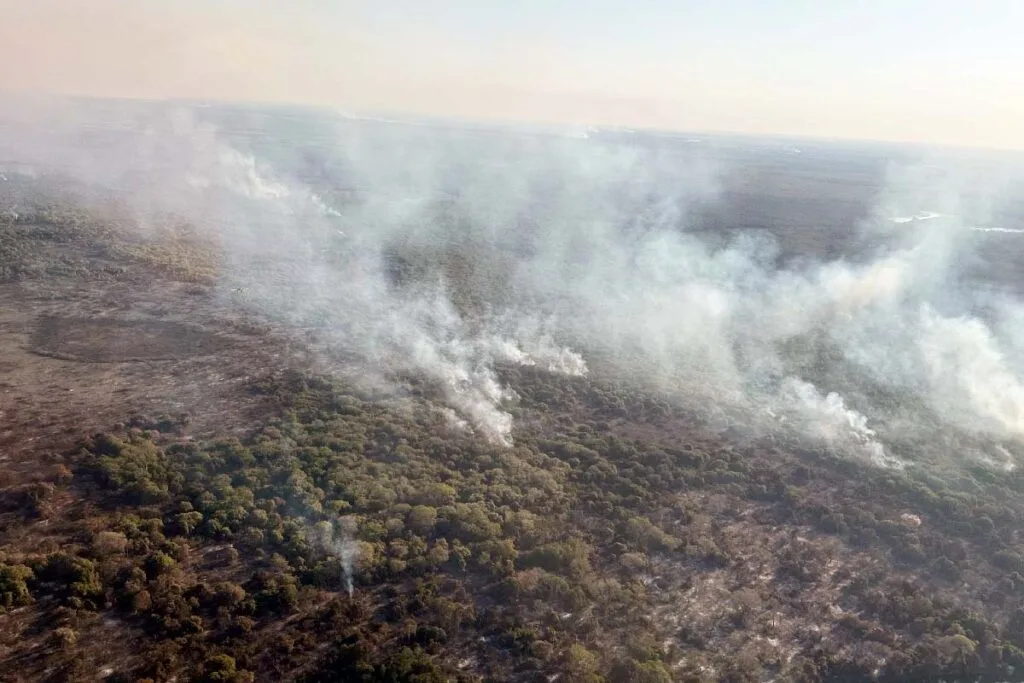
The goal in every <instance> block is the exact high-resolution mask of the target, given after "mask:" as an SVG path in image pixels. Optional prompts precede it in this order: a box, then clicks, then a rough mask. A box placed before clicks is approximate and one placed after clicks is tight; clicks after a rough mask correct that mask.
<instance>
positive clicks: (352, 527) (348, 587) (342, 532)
mask: <svg viewBox="0 0 1024 683" xmlns="http://www.w3.org/2000/svg"><path fill="white" fill-rule="evenodd" d="M357 528H358V523H357V522H356V520H355V519H354V518H352V517H342V518H340V519H338V520H337V521H336V522H335V523H333V524H332V523H331V522H329V521H323V522H319V523H317V524H316V525H315V526H314V527H313V539H314V540H315V542H316V543H317V544H318V545H319V546H320V548H322V549H323V550H324V551H326V552H329V553H331V554H333V555H335V556H336V557H337V558H338V560H339V561H340V562H341V572H342V576H341V578H342V583H343V584H344V585H345V592H346V593H348V596H349V597H352V595H353V593H355V578H354V577H355V562H356V560H357V559H358V558H359V544H358V543H356V541H355V534H356V531H357Z"/></svg>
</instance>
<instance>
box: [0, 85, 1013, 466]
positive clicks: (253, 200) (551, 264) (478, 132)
mask: <svg viewBox="0 0 1024 683" xmlns="http://www.w3.org/2000/svg"><path fill="white" fill-rule="evenodd" d="M11 111H22V112H24V111H25V110H24V109H22V108H21V107H20V106H19V107H16V108H14V109H12V110H11ZM11 119H12V117H11V116H10V115H8V120H9V121H10V120H11ZM702 149H703V148H702V147H701V145H699V144H695V143H693V144H690V143H685V141H680V140H670V139H653V140H652V138H650V137H648V136H643V135H640V134H635V135H631V134H625V133H615V134H602V133H601V132H600V131H589V133H586V132H581V131H579V130H564V131H558V130H552V131H547V132H544V133H538V132H536V131H528V130H515V129H504V130H491V129H480V128H477V129H472V128H452V127H444V126H428V125H419V124H415V123H406V124H387V123H384V122H375V121H354V120H346V119H342V118H339V117H334V116H329V115H326V114H317V115H314V114H302V115H300V114H297V113H294V112H292V113H289V112H278V114H276V115H271V114H266V113H260V112H257V111H255V110H228V111H227V112H218V111H216V110H208V109H204V108H201V107H200V108H195V107H164V106H156V107H141V108H139V107H135V108H132V107H127V108H124V109H121V108H118V107H116V106H114V105H103V104H100V103H92V104H90V103H85V104H81V105H79V106H78V108H69V107H66V106H62V107H60V108H59V109H51V108H47V107H46V106H45V105H43V104H39V105H38V106H37V109H36V110H34V111H33V113H32V116H31V117H28V116H22V117H21V119H20V120H18V121H15V122H13V123H9V124H8V126H7V127H6V129H5V130H4V131H3V132H2V133H0V150H2V153H0V154H2V155H0V158H2V159H5V160H10V162H11V163H9V164H8V167H7V168H6V169H5V173H7V174H8V175H10V174H12V173H26V172H29V171H30V170H31V171H33V172H39V173H44V172H57V173H60V174H63V175H65V176H70V177H72V178H74V179H75V180H76V181H77V188H78V189H77V192H78V201H81V202H83V203H86V204H90V203H91V204H94V205H99V204H100V203H102V202H105V201H109V200H110V197H115V198H116V201H117V202H118V203H119V204H120V205H122V206H126V207H128V208H129V209H130V213H131V215H132V216H133V219H134V221H135V222H136V223H137V225H138V226H139V230H141V231H143V234H144V233H145V231H147V230H154V229H158V227H154V226H158V225H159V222H160V217H161V216H167V215H175V216H179V217H183V218H184V219H186V220H188V221H189V222H190V223H192V224H193V225H195V226H197V227H198V228H199V229H200V230H201V231H202V232H203V234H204V235H206V237H208V238H209V239H210V240H211V241H212V242H213V243H215V244H216V245H217V247H218V251H219V253H220V255H221V264H220V274H219V280H218V284H217V288H218V293H219V294H218V295H219V296H220V297H222V298H223V299H224V300H233V301H235V302H236V305H238V306H241V307H244V308H247V309H248V310H251V311H253V312H256V313H259V314H261V315H263V316H266V317H268V318H271V319H274V320H277V321H279V322H281V323H285V324H287V325H290V326H293V327H300V328H312V329H315V330H316V331H317V334H318V335H319V336H320V337H321V339H323V340H325V341H326V343H327V344H328V346H329V347H330V348H332V349H334V352H336V353H338V354H341V355H343V356H344V357H345V358H347V359H348V361H347V362H349V363H352V364H354V365H353V367H355V368H357V369H358V371H359V372H361V373H362V374H363V375H365V376H370V375H375V376H376V375H377V374H378V373H379V374H381V375H383V376H386V377H387V378H388V381H390V382H393V383H394V385H395V386H396V387H397V386H398V385H400V384H401V383H402V381H403V379H402V378H403V377H407V376H410V375H414V376H419V377H423V378H425V379H426V380H427V381H428V382H430V383H431V384H432V386H435V387H436V388H437V391H438V392H439V395H440V396H441V397H442V399H443V402H444V404H445V410H447V411H449V412H448V413H447V414H448V419H449V421H450V423H451V424H452V425H453V426H456V427H458V426H465V428H468V429H471V430H472V431H473V432H474V433H476V434H477V435H479V436H480V437H481V438H485V439H487V440H489V441H491V442H493V443H496V444H501V445H505V446H511V445H512V444H513V443H514V440H515V432H516V424H515V422H514V420H513V416H512V412H513V411H512V408H511V406H514V404H515V400H516V388H515V387H514V386H509V385H508V384H506V383H504V382H503V381H502V379H501V372H500V369H501V367H502V366H503V365H506V364H512V365H517V364H518V365H528V366H536V367H538V368H541V369H543V370H545V371H549V372H555V373H562V374H565V375H571V376H582V375H587V374H588V373H589V374H591V375H593V376H595V377H596V378H598V379H607V380H621V379H623V378H628V380H629V381H630V382H632V383H634V384H638V385H640V386H642V387H645V388H647V389H649V390H652V391H657V392H661V393H663V394H665V395H668V396H670V397H672V399H673V400H675V401H677V402H678V403H679V404H681V405H685V406H688V407H690V408H691V409H693V410H697V411H699V412H702V413H703V414H705V416H707V415H710V414H712V413H714V412H715V411H716V410H724V411H726V412H728V413H729V414H731V415H743V416H745V417H744V420H745V424H743V425H741V426H742V427H744V428H746V429H749V430H751V431H754V432H764V433H779V434H780V435H787V434H789V435H791V434H798V435H799V438H801V439H809V440H811V441H812V442H814V443H816V444H818V445H821V446H824V447H827V448H830V449H834V450H836V451H838V452H842V453H844V454H846V455H847V456H849V457H854V458H858V459H860V460H863V461H864V462H866V463H870V464H873V465H875V466H882V467H905V466H907V464H908V463H913V462H916V461H920V460H921V459H922V458H926V457H930V458H940V457H941V458H947V459H949V458H961V457H964V456H962V455H961V454H960V453H950V452H944V453H935V452H932V453H927V454H925V453H922V452H921V450H922V449H920V448H916V447H913V446H911V445H908V444H910V443H911V442H912V441H913V440H914V439H915V438H925V437H926V436H927V435H929V434H934V432H935V430H936V429H937V427H936V425H939V426H940V427H939V429H940V431H943V433H947V432H948V433H950V434H955V435H957V436H956V438H957V439H968V440H974V441H973V442H977V443H978V444H982V445H979V446H978V448H979V449H982V448H983V447H984V448H987V449H988V450H989V451H992V452H993V453H1010V452H1011V451H1013V450H1014V448H1015V446H1014V444H1015V443H1017V442H1018V441H1019V439H1020V438H1021V437H1024V374H1022V373H1024V367H1022V365H1021V363H1020V362H1018V361H1017V360H1016V358H1018V357H1019V352H1020V351H1021V350H1024V308H1022V307H1021V304H1020V301H1019V299H1018V298H1017V296H1016V294H1014V293H1013V292H1012V291H1011V290H1009V289H1007V288H1005V287H1004V288H993V287H991V286H985V287H983V286H980V284H979V283H978V282H976V281H975V280H974V279H972V277H971V276H970V274H969V272H968V271H969V270H970V268H969V266H971V264H972V263H973V262H974V260H975V259H978V258H981V257H980V256H978V253H979V252H978V251H977V249H976V247H977V246H978V245H979V244H980V242H979V240H982V239H983V238H984V234H983V233H980V232H978V231H977V230H975V228H977V227H979V226H981V227H984V226H986V225H992V223H993V221H995V220H1001V218H1000V217H1001V216H1002V214H1000V211H1003V209H1004V208H1005V207H1004V204H1005V203H1006V197H1007V196H1008V192H1009V190H1008V189H1007V188H1013V187H1016V186H1015V185H1014V183H1015V182H1016V181H1017V180H1018V179H1019V178H1020V175H1019V174H1018V173H1019V172H1018V169H1017V168H1016V167H1014V166H1012V165H1009V164H1007V163H1003V162H1001V161H1000V160H998V159H997V160H995V161H985V162H984V163H981V162H978V163H977V164H976V165H975V166H973V167H972V166H969V165H964V164H963V163H960V162H956V163H953V162H951V160H949V159H942V158H932V159H924V160H921V159H918V160H915V161H913V162H912V163H910V162H905V163H900V164H895V165H893V166H891V167H890V168H889V170H888V172H887V181H886V182H885V184H884V189H883V191H882V192H880V193H878V194H877V197H876V198H875V199H874V201H873V208H871V209H870V210H869V211H868V212H867V214H866V215H865V216H864V217H863V218H862V219H860V220H858V221H857V222H856V226H855V228H854V229H853V231H852V232H851V234H850V235H847V237H848V238H850V239H853V237H852V236H855V237H856V239H857V240H859V241H858V242H857V244H858V245H859V246H858V248H857V249H854V250H850V251H849V252H848V253H841V254H838V255H821V254H800V253H796V254H794V253H792V252H793V249H791V248H790V247H788V246H787V245H786V244H785V240H784V239H782V238H780V237H778V236H775V235H772V234H771V233H769V232H768V231H764V230H759V231H752V230H739V229H730V230H726V231H714V232H709V231H707V230H702V229H698V228H699V226H700V216H701V212H702V211H703V210H704V209H706V207H708V206H712V205H715V204H716V202H720V201H723V199H722V198H723V196H724V189H725V188H726V187H727V186H728V184H729V182H730V181H729V179H730V178H733V177H734V176H735V175H736V174H737V173H738V172H740V171H742V168H739V167H738V166H737V165H736V164H735V162H731V161H730V160H729V158H728V155H724V156H723V155H721V154H718V155H716V154H712V153H709V152H705V151H702ZM14 162H16V163H14ZM926 162H927V163H926ZM965 176H966V177H965ZM908 217H909V219H908ZM730 227H733V226H730ZM827 227H829V226H822V229H825V228H827ZM851 235H852V236H851ZM1001 238H1002V239H1014V236H1013V235H1004V236H1002V237H1001ZM239 293H242V294H239ZM325 353H331V352H330V351H327V352H325ZM786 438H790V437H788V436H787V437H786ZM985 444H987V445H985ZM997 447H998V448H1001V449H1003V450H1001V451H995V450H993V449H995V448H997ZM1007 449H1008V450H1007ZM990 457H996V456H990ZM999 457H1002V456H999ZM1010 458H1011V459H1012V456H1010ZM1002 461H1003V460H1000V462H1002Z"/></svg>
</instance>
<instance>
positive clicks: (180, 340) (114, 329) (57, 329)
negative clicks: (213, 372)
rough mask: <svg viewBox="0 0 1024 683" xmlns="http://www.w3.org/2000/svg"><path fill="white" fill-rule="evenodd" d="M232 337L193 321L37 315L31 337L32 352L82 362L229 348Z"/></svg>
mask: <svg viewBox="0 0 1024 683" xmlns="http://www.w3.org/2000/svg"><path fill="white" fill-rule="evenodd" d="M233 345H234V342H233V341H232V340H230V339H228V338H225V337H223V336H221V335H218V334H215V333H213V332H210V331H207V330H205V329H203V328H201V327H197V326H194V325H186V324H182V323H177V322H173V321H167V320H121V319H117V318H69V317H59V316H45V317H43V318H40V320H39V321H38V323H37V324H36V328H35V330H34V332H33V334H32V338H31V349H32V351H34V352H35V353H38V354H40V355H44V356H51V357H54V358H61V359H64V360H73V361H79V362H83V363H128V362H139V361H153V360H180V359H183V358H192V357H196V356H207V355H212V354H215V353H219V352H222V351H225V350H227V349H229V348H231V347H232V346H233Z"/></svg>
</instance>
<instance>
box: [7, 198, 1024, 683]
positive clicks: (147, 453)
mask: <svg viewBox="0 0 1024 683" xmlns="http://www.w3.org/2000/svg"><path fill="white" fill-rule="evenodd" d="M110 226H114V227H110ZM133 239H135V240H137V239H138V238H133ZM161 239H163V238H160V237H155V238H153V240H154V241H152V242H150V243H146V244H141V245H140V244H139V243H138V242H137V241H135V242H132V241H131V240H129V238H128V237H127V236H125V235H121V234H119V233H118V232H117V229H116V221H113V222H110V223H103V224H102V225H101V224H98V223H90V222H89V221H88V220H86V219H84V218H81V217H78V216H77V215H75V214H47V215H36V216H26V217H22V218H19V220H18V221H17V222H14V221H8V222H7V223H0V252H2V254H3V255H4V261H3V262H2V266H3V267H4V269H5V270H4V271H3V272H4V273H5V276H4V279H3V282H2V283H0V300H2V301H3V302H4V305H3V308H2V309H0V363H2V374H0V383H2V384H0V391H2V394H0V420H2V422H0V424H2V430H3V431H2V433H0V458H3V468H2V477H3V480H2V482H0V485H2V492H0V676H2V677H3V679H4V680H12V681H17V680H24V681H29V680H53V681H66V680H83V681H85V680H97V679H100V678H105V679H107V680H128V681H133V680H146V679H150V680H186V679H187V680H201V681H228V680H234V681H245V680H304V681H328V680H364V681H436V680H444V679H449V680H480V679H484V680H521V681H532V680H552V677H555V676H559V677H560V680H569V681H598V680H602V679H607V680H614V681H671V680H678V681H715V680H726V681H737V682H742V681H767V680H775V681H783V680H785V681H794V682H796V681H801V682H805V681H806V682H810V681H822V680H824V681H861V680H870V679H873V678H874V679H878V680H884V681H905V680H940V679H943V680H963V681H968V680H970V681H974V680H987V681H999V680H1019V679H1020V672H1024V651H1022V650H1021V649H1020V648H1021V647H1022V646H1024V616H1022V615H1024V610H1022V608H1024V539H1021V538H1019V534H1018V529H1019V528H1020V522H1021V521H1022V520H1024V504H1022V502H1021V499H1020V493H1021V491H1022V490H1024V477H1022V476H1021V475H1019V474H1006V475H999V476H996V475H994V474H993V473H992V472H990V471H987V470H985V469H983V468H977V469H975V470H971V471H965V472H963V473H962V475H961V479H960V480H959V481H957V482H938V481H927V480H921V479H917V478H914V476H912V475H909V474H902V473H896V472H888V471H884V470H877V469H869V468H866V467H865V466H864V465H863V464H860V463H854V462H850V461H849V460H846V459H844V458H842V457H839V456H837V455H836V454H832V453H828V452H822V451H820V450H813V449H808V448H807V447H806V445H804V444H802V443H800V442H799V441H798V440H796V439H791V438H786V437H763V438H755V437H750V436H747V437H745V436H742V435H741V434H740V433H738V432H737V430H735V429H729V428H728V427H729V424H728V420H724V421H722V422H721V424H719V423H718V422H715V423H712V422H711V421H709V420H708V419H707V416H704V415H699V414H694V413H692V412H687V411H683V410H681V409H680V408H678V407H677V406H675V405H674V404H673V403H671V402H668V401H666V400H664V399H663V398H659V397H657V396H652V395H649V394H645V393H643V392H638V391H636V390H634V389H631V388H629V387H627V386H624V385H616V384H611V383H608V382H601V381H596V380H585V379H580V378H565V377H557V376H552V375H550V374H548V373H545V372H543V371H541V370H538V369H536V368H522V367H518V368H516V367H508V368H502V370H501V371H502V375H503V380H504V381H506V382H507V383H508V384H510V385H511V386H513V387H515V389H516V391H517V392H518V393H519V394H520V396H521V399H520V401H519V403H518V404H517V405H516V406H514V408H513V410H514V413H515V418H516V424H517V425H518V427H517V433H516V434H515V437H516V445H515V447H513V448H510V449H506V448H500V447H495V446H491V445H488V444H486V443H481V442H480V441H479V440H477V439H474V438H472V437H470V436H468V435H465V434H460V433H457V432H455V431H453V430H452V429H451V427H450V426H449V425H448V424H447V423H446V422H445V420H444V418H443V416H442V415H440V414H439V413H438V411H437V410H436V407H435V406H433V404H432V403H431V402H430V400H429V397H430V395H431V394H432V390H431V388H430V387H429V386H426V385H424V384H423V383H421V382H420V381H418V379H417V378H406V380H407V382H408V384H409V386H410V389H409V393H408V395H407V396H405V397H404V399H403V400H402V401H400V402H399V401H396V400H394V398H393V397H387V396H381V395H376V394H374V393H373V392H371V391H369V390H367V389H365V388H359V387H356V386H351V385H347V384H345V383H343V382H340V381H338V380H332V379H326V378H324V377H323V376H322V373H321V372H319V370H320V369H319V368H318V366H317V365H316V364H315V363H314V362H313V361H311V360H309V358H310V356H309V354H308V350H309V349H308V347H307V346H305V345H303V344H299V343H298V342H296V341H295V340H294V339H293V338H292V337H291V336H290V334H289V333H286V332H285V331H282V330H278V329H275V328H274V327H273V326H272V325H269V324H267V323H264V322H261V321H255V320H253V319H251V318H247V317H243V316H242V315H241V314H239V313H238V312H237V309H236V308H235V307H234V306H232V302H231V301H230V294H226V293H224V292H218V291H217V290H216V288H215V287H214V286H213V283H212V280H211V279H210V277H211V272H210V270H209V268H211V267H212V266H211V264H215V263H216V258H215V257H214V256H208V257H198V256H195V254H202V253H205V254H210V253H212V252H211V251H209V249H208V247H209V245H205V246H203V245H198V246H197V245H195V244H188V243H184V242H180V241H179V242H174V244H175V245H177V246H176V247H175V249H177V250H178V251H174V250H172V251H171V253H168V252H167V251H166V250H165V249H163V248H162V247H161V246H160V245H161V244H164V243H162V242H161ZM165 246H166V245H165ZM192 249H196V250H197V251H196V252H195V253H193V252H191V251H190V250H192ZM182 250H183V251H182ZM180 253H192V254H193V256H190V257H189V258H187V259H186V258H182V257H180V255H179V254H180ZM195 263H200V264H202V265H201V267H199V269H198V270H195V271H194V270H192V268H193V265H194V264H195ZM168 264H171V265H168ZM225 297H226V298H225ZM97 361H102V362H97ZM339 518H345V519H347V520H349V523H350V524H351V527H352V528H351V529H350V531H349V533H351V535H352V536H353V538H352V539H350V540H351V541H353V542H354V543H355V544H356V546H357V547H358V551H359V552H358V560H357V562H356V565H355V567H354V570H353V571H354V576H353V578H354V582H355V592H354V595H353V596H351V597H349V596H348V595H347V593H346V591H345V586H344V579H343V573H342V564H341V561H340V557H339V554H338V552H337V548H334V547H328V546H325V545H324V544H323V543H318V542H317V541H316V537H317V535H316V533H314V530H315V529H316V528H318V527H316V524H317V523H327V524H328V528H335V527H336V526H337V525H338V522H337V520H338V519H339ZM331 525H334V526H331ZM336 533H340V531H336Z"/></svg>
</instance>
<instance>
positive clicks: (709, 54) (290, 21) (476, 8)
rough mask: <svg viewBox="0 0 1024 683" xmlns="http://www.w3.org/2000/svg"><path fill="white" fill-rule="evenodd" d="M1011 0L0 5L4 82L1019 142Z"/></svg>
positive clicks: (1018, 17)
mask: <svg viewBox="0 0 1024 683" xmlns="http://www.w3.org/2000/svg"><path fill="white" fill-rule="evenodd" d="M1022 35H1024V0H974V1H973V2H972V1H969V0H699V1H692V0H675V1H672V0H632V1H626V0H365V1H359V0H246V1H244V2H243V1H242V0H173V1H171V0H0V90H16V91H23V90H31V91H45V92H54V93H68V94H81V95H94V96H117V97H142V98H179V97H181V98H201V99H218V100H257V101H273V102H292V103H300V104H314V105H326V106H329V107H333V108H336V109H348V110H359V111H369V110H377V111H387V112H392V113H413V114H431V115H441V116H457V117H463V118H482V119H498V120H509V121H542V122H565V123H574V124H596V125H602V124H604V125H607V124H615V125H623V126H629V127H656V128H664V129H679V130H690V131H703V130H710V131H737V132H749V133H777V134H796V135H810V136H825V137H851V138H866V139H886V140H907V141H923V142H938V143H945V144H964V145H979V146H986V147H1013V148H1024V39H1022V38H1021V36H1022Z"/></svg>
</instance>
